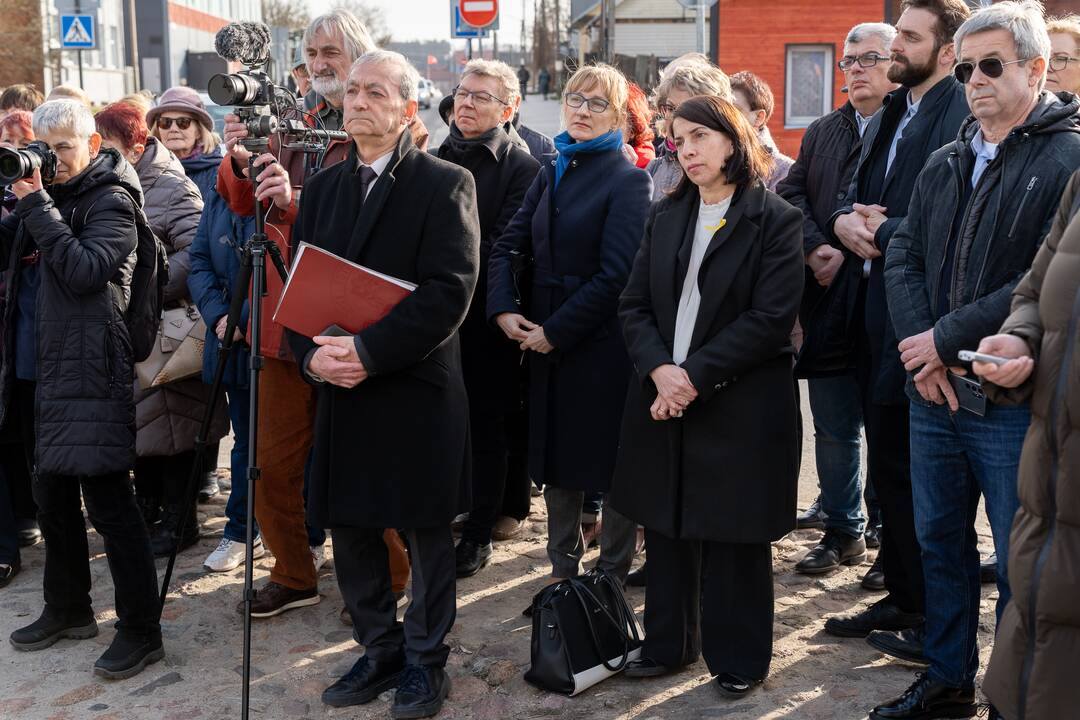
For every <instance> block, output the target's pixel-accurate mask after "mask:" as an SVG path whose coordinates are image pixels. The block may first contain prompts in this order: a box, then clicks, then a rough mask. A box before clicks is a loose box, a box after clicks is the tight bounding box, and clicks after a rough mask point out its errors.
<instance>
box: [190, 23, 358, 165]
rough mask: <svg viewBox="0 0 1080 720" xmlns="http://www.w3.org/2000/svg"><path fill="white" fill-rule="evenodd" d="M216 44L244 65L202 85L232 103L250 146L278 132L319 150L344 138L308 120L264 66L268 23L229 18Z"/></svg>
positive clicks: (263, 142) (262, 143)
mask: <svg viewBox="0 0 1080 720" xmlns="http://www.w3.org/2000/svg"><path fill="white" fill-rule="evenodd" d="M214 50H215V51H216V52H217V54H218V55H219V56H221V57H223V58H225V59H226V60H233V61H237V62H240V63H243V64H244V65H246V66H247V70H241V71H240V72H236V73H218V74H217V75H214V76H213V77H211V78H210V83H209V86H208V87H207V89H206V91H207V93H208V94H209V95H210V99H211V100H213V101H214V102H215V103H217V104H218V105H232V106H233V107H234V108H235V110H234V112H235V113H236V115H237V117H239V118H240V121H241V122H242V123H244V124H245V125H246V126H247V131H248V137H247V138H245V139H244V140H242V141H241V142H242V143H243V145H244V147H246V148H248V149H249V150H265V149H266V147H267V146H268V144H269V140H268V139H269V138H270V136H271V135H275V134H280V135H283V136H287V137H288V138H290V139H292V140H294V141H296V142H297V143H299V144H301V145H303V146H304V147H303V148H301V149H303V150H304V151H305V152H318V151H320V150H322V149H325V145H326V144H328V143H329V142H330V141H333V140H342V141H343V140H347V139H348V137H349V136H348V135H347V134H346V133H344V132H341V131H336V130H324V129H321V128H313V127H310V126H308V125H307V124H306V123H305V122H304V121H303V119H302V116H303V115H304V114H305V113H304V111H303V110H302V109H301V108H299V107H297V104H296V97H295V96H294V95H293V94H292V93H291V92H290V91H289V90H288V89H287V88H284V87H281V86H279V85H275V84H274V83H273V81H272V80H271V79H270V76H269V75H268V74H267V73H266V71H265V70H263V69H262V68H263V66H265V65H266V63H267V61H268V60H269V57H270V29H269V28H267V26H266V25H264V24H263V23H252V22H239V23H229V24H228V25H226V26H225V27H223V28H221V30H218V33H217V35H216V36H215V37H214Z"/></svg>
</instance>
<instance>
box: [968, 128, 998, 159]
mask: <svg viewBox="0 0 1080 720" xmlns="http://www.w3.org/2000/svg"><path fill="white" fill-rule="evenodd" d="M997 150H998V143H988V142H986V138H984V137H983V134H982V130H979V132H977V133H975V137H973V138H971V151H972V152H974V153H975V154H976V155H978V156H981V157H984V158H986V159H987V160H993V159H994V157H995V156H997Z"/></svg>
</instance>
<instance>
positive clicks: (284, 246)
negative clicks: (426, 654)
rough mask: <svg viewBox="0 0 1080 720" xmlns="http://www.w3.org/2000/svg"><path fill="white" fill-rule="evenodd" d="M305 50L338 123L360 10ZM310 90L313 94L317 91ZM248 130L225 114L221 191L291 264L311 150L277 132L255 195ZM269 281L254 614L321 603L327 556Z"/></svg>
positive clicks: (361, 49)
mask: <svg viewBox="0 0 1080 720" xmlns="http://www.w3.org/2000/svg"><path fill="white" fill-rule="evenodd" d="M303 47H304V56H305V57H306V64H307V68H308V71H309V72H310V74H311V85H312V93H318V94H319V95H320V96H321V97H322V100H323V102H322V104H321V105H319V107H318V108H317V109H316V110H315V112H316V114H317V115H318V118H319V122H321V124H322V126H323V127H325V128H327V129H331V130H338V129H341V127H342V110H341V106H342V102H343V101H344V98H345V81H346V79H347V78H348V76H349V68H350V67H351V66H352V63H353V61H354V60H356V59H357V58H359V57H360V56H361V55H363V54H364V53H365V52H368V51H371V50H374V49H375V43H374V42H373V41H372V40H371V36H370V35H369V34H368V31H367V29H366V28H365V27H364V25H363V23H361V22H360V21H359V20H358V19H357V18H356V16H355V15H353V14H352V13H351V12H349V11H348V10H344V9H338V10H334V11H332V12H330V13H328V14H326V15H322V16H320V17H317V18H315V19H314V20H313V21H312V22H311V25H309V26H308V28H307V30H306V31H305V33H304V39H303ZM309 97H313V96H312V95H311V93H309ZM410 129H411V131H412V136H413V139H414V141H415V142H416V143H417V145H419V146H420V147H423V146H424V145H425V144H426V142H427V130H426V129H425V128H424V126H423V124H422V123H420V122H419V119H418V118H417V119H416V120H415V121H414V123H413V124H412V125H410ZM247 135H248V133H247V128H246V127H245V126H244V125H243V124H242V123H240V122H238V118H237V117H236V116H227V117H226V124H225V145H226V148H227V150H228V152H227V154H226V156H225V159H224V160H223V161H222V163H221V169H220V171H219V173H218V183H217V189H218V192H219V193H220V194H221V196H222V197H223V198H225V201H226V202H228V203H229V207H230V208H231V209H232V211H233V212H235V213H237V214H238V215H242V216H249V215H252V214H254V213H255V212H256V211H259V212H264V213H266V225H267V235H268V237H269V238H270V239H271V240H273V241H274V242H275V243H276V244H277V246H278V248H279V249H280V250H281V254H282V256H283V257H284V259H285V262H286V264H288V263H289V262H290V240H291V237H292V226H293V222H294V221H295V219H296V215H297V211H298V204H297V200H298V198H299V196H300V190H301V188H302V186H303V185H304V182H305V180H307V176H308V173H307V170H306V168H305V156H304V153H302V152H297V151H291V150H288V149H281V150H280V162H278V159H277V157H275V155H276V154H277V153H278V152H279V147H278V142H277V138H276V137H274V138H272V139H271V143H270V150H271V152H268V153H264V154H263V155H261V156H260V157H258V158H256V161H255V165H256V168H257V172H258V176H257V178H256V179H257V180H258V182H259V187H258V190H257V192H254V193H253V191H252V186H251V181H250V180H249V179H248V177H247V172H248V169H247V163H248V158H249V157H250V156H251V153H250V152H249V151H248V150H247V149H246V148H245V147H244V146H243V145H241V144H240V142H239V141H240V140H242V139H243V138H245V137H247ZM351 148H352V143H350V142H348V141H344V142H332V143H330V145H329V147H328V148H327V150H326V151H325V153H324V156H323V160H322V165H323V167H324V168H325V167H328V166H330V165H334V164H336V163H339V162H341V161H342V160H344V159H345V158H347V157H348V156H349V153H350V149H351ZM256 204H258V207H257V206H256ZM266 284H267V295H266V297H265V298H264V299H263V306H262V307H263V317H264V318H265V322H264V324H263V332H262V337H261V338H260V345H259V348H256V349H255V350H258V351H259V354H261V355H263V356H264V360H263V369H262V375H261V377H260V382H259V417H258V447H259V456H258V458H257V460H258V463H259V465H260V467H261V470H262V474H261V476H260V480H259V483H258V486H257V487H256V490H255V517H256V518H258V522H259V528H260V530H261V532H262V535H263V537H264V538H265V540H266V543H267V544H268V545H269V546H270V547H271V548H273V552H274V558H275V560H276V562H275V565H274V569H273V570H272V571H271V573H270V581H269V582H268V583H267V584H266V585H265V586H263V587H262V588H260V589H259V590H258V591H257V592H256V596H255V599H254V601H253V602H252V617H258V618H265V617H272V616H274V615H278V614H280V613H283V612H285V611H287V610H291V609H293V608H298V607H303V606H305V605H314V604H316V603H318V602H319V592H318V586H317V565H318V564H319V563H318V562H317V560H316V558H317V557H318V556H321V548H309V545H308V542H309V541H308V533H307V528H306V527H305V525H304V496H303V486H304V468H305V464H306V463H307V459H308V454H309V453H310V451H311V433H312V423H313V420H314V414H315V396H314V393H313V392H312V389H311V387H310V386H309V385H307V384H306V383H305V382H303V380H301V379H300V374H299V373H298V372H297V370H296V360H295V359H294V358H293V356H292V353H291V352H290V351H289V347H288V344H287V343H286V342H285V341H284V338H283V333H284V328H283V327H282V326H281V325H278V324H276V323H274V322H272V321H271V318H272V317H273V314H274V309H275V308H276V307H277V303H278V300H279V299H280V297H281V291H282V283H281V279H280V278H279V277H278V274H277V273H276V272H274V271H273V270H272V269H270V270H268V272H267V273H266ZM244 330H246V328H242V329H241V332H243V331H244ZM255 421H256V418H252V422H255ZM235 480H236V479H235V478H234V481H235ZM385 537H386V542H387V545H388V547H389V548H390V565H391V567H392V569H393V576H394V590H395V592H396V593H398V594H399V599H400V598H401V597H403V596H402V595H400V593H401V592H402V591H403V590H404V587H405V583H406V581H407V579H408V573H409V565H408V558H407V556H406V554H405V548H404V545H403V544H402V542H401V539H400V538H399V537H398V535H397V533H396V532H395V531H394V530H392V529H389V530H387V531H386V536H385ZM240 551H241V552H242V551H243V548H240ZM212 557H213V556H211V558H212ZM211 558H208V560H207V562H208V564H209V563H210V562H211ZM238 610H239V611H240V612H242V611H243V603H240V604H239V605H238ZM343 619H344V618H343Z"/></svg>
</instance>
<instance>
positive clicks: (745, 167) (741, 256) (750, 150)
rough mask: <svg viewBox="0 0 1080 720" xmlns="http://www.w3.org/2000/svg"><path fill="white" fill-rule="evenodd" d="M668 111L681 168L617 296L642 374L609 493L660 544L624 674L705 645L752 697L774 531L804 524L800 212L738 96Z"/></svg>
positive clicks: (731, 690) (768, 648) (767, 612)
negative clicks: (795, 342) (796, 329)
mask: <svg viewBox="0 0 1080 720" xmlns="http://www.w3.org/2000/svg"><path fill="white" fill-rule="evenodd" d="M669 127H670V128H671V131H672V137H673V139H674V140H675V144H676V147H677V148H678V159H679V163H680V164H681V165H682V168H683V170H684V171H685V176H684V178H683V180H682V181H681V182H680V183H679V185H678V186H677V187H676V188H675V190H674V191H673V192H672V193H671V194H670V196H668V197H666V198H664V199H663V200H661V201H659V202H658V203H654V204H653V206H652V209H651V211H650V214H649V218H648V221H647V223H646V225H645V236H644V239H643V240H642V244H641V249H640V250H639V251H638V254H637V257H636V259H635V260H634V267H633V271H632V272H631V274H630V281H629V284H628V285H627V287H626V290H625V291H624V292H623V294H622V297H621V299H620V302H619V318H620V319H621V321H622V329H623V334H624V336H625V338H626V346H627V348H628V350H629V354H630V359H631V361H632V362H633V367H634V371H635V377H634V381H633V382H631V383H630V384H629V389H628V391H627V394H626V407H625V409H624V411H623V416H622V434H621V437H620V441H619V457H618V464H617V466H616V470H615V479H614V483H613V485H612V489H611V505H612V506H613V507H614V508H615V509H616V510H618V511H619V512H620V513H623V515H625V516H626V517H627V518H629V519H630V520H633V521H635V522H638V523H640V524H642V525H644V527H645V545H646V547H647V548H648V553H649V573H648V577H647V582H646V587H645V645H644V647H643V649H642V656H641V658H639V659H637V660H634V661H631V662H630V663H629V664H628V665H627V667H626V671H625V672H626V675H627V676H628V677H639V678H643V677H653V676H659V675H664V674H667V673H671V672H677V671H679V670H681V669H682V668H684V667H686V666H687V665H690V664H692V663H694V662H696V661H697V659H698V655H699V653H700V654H702V655H704V657H705V664H706V665H707V666H708V668H709V672H710V674H711V675H713V676H714V677H715V678H716V687H717V689H718V691H719V692H720V693H721V694H723V695H726V696H729V697H741V696H744V695H746V694H747V693H749V692H751V691H752V690H753V689H754V688H755V687H756V686H757V685H759V684H760V683H761V682H762V681H763V680H764V679H765V676H766V675H767V674H768V671H769V665H770V661H771V658H772V637H773V576H772V548H771V546H770V543H771V542H772V541H775V540H778V539H779V538H781V537H783V536H784V535H785V534H786V533H788V532H789V531H791V530H792V529H793V528H794V526H795V498H796V490H797V480H796V479H797V476H798V468H799V452H798V442H797V437H796V417H797V412H798V411H797V406H796V402H795V396H794V394H793V393H792V391H791V383H792V356H793V355H794V349H793V348H792V346H791V341H790V337H789V334H790V332H791V326H792V324H793V323H794V321H795V315H796V312H797V311H798V308H799V303H800V301H801V298H802V286H803V253H802V224H803V218H802V214H801V213H800V212H799V211H798V210H797V209H796V208H794V207H792V206H791V205H789V204H788V203H787V202H786V201H784V200H782V199H781V198H780V197H779V196H777V195H775V194H773V193H772V192H770V191H768V190H767V189H766V188H765V184H764V183H765V179H766V178H767V177H768V173H769V169H770V158H769V154H768V151H767V150H765V148H764V147H763V146H762V145H761V143H760V141H759V140H758V139H757V133H756V132H755V130H754V128H753V127H752V126H751V125H750V123H749V121H747V119H746V118H745V117H744V116H743V114H742V113H741V112H740V110H739V108H738V107H736V106H735V105H734V104H733V103H730V102H728V101H726V100H722V99H720V98H717V97H696V98H692V99H690V100H687V101H686V102H684V103H682V104H681V105H680V106H679V109H678V110H676V111H675V113H674V116H673V118H672V121H671V123H670V125H669Z"/></svg>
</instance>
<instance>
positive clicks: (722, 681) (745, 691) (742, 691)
mask: <svg viewBox="0 0 1080 720" xmlns="http://www.w3.org/2000/svg"><path fill="white" fill-rule="evenodd" d="M760 684H761V680H747V679H746V678H741V677H739V676H738V675H733V674H732V673H720V674H719V675H717V676H716V689H717V690H719V691H720V694H721V695H725V696H727V697H729V698H743V697H746V696H747V695H749V694H750V693H751V692H753V690H754V688H756V687H757V686H758V685H760Z"/></svg>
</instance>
